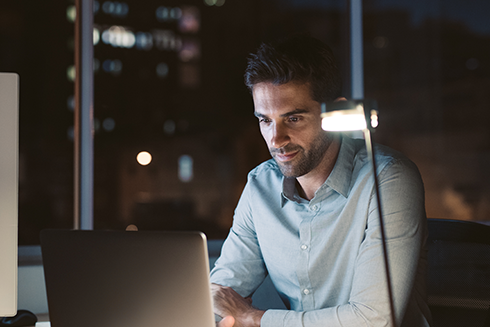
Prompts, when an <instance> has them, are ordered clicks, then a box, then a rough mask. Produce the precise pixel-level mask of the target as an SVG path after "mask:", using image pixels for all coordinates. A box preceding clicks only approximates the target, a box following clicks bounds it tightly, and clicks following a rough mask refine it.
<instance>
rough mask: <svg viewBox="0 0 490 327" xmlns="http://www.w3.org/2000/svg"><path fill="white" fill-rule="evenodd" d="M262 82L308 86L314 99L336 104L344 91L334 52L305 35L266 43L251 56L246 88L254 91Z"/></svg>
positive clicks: (246, 73) (246, 76)
mask: <svg viewBox="0 0 490 327" xmlns="http://www.w3.org/2000/svg"><path fill="white" fill-rule="evenodd" d="M262 82H270V83H273V84H276V85H281V84H285V83H288V82H297V83H308V84H309V85H310V89H311V93H312V94H311V97H312V99H313V100H315V101H318V102H328V101H333V100H335V99H336V98H338V97H339V96H341V89H342V79H341V77H340V71H339V68H338V66H337V62H336V60H335V57H334V55H333V52H332V50H331V49H330V48H329V47H328V45H326V44H325V43H323V42H322V41H320V40H318V39H315V38H313V37H311V36H307V35H303V34H301V35H299V34H296V35H293V36H290V37H287V38H285V39H281V40H279V41H276V42H271V43H262V45H261V46H260V47H259V48H258V50H257V52H256V53H252V54H250V56H249V58H248V65H247V69H246V70H245V85H246V86H247V87H248V89H249V90H250V91H252V90H253V86H254V85H255V84H258V83H262Z"/></svg>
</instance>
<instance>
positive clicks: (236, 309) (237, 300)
mask: <svg viewBox="0 0 490 327" xmlns="http://www.w3.org/2000/svg"><path fill="white" fill-rule="evenodd" d="M211 291H212V294H213V302H214V313H216V314H217V315H219V316H221V317H225V318H226V317H228V316H232V317H233V318H234V319H235V322H234V323H235V324H234V326H235V327H239V326H244V327H245V326H247V327H259V326H260V320H261V319H262V316H263V315H264V312H265V311H262V310H258V309H256V308H254V307H252V300H251V299H250V298H243V297H242V296H240V295H239V294H238V293H237V292H235V291H234V290H233V289H232V288H231V287H226V286H221V285H217V284H211ZM220 327H221V325H220Z"/></svg>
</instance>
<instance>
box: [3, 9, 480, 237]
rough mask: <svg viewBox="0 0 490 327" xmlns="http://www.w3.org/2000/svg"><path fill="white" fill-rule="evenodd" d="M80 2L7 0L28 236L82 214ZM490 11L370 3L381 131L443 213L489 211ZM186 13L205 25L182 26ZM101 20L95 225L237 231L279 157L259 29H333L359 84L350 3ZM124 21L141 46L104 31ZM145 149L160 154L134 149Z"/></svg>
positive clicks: (473, 216) (6, 64)
mask: <svg viewBox="0 0 490 327" xmlns="http://www.w3.org/2000/svg"><path fill="white" fill-rule="evenodd" d="M73 6H74V2H73V1H67V0H49V1H42V2H40V1H34V0H1V2H0V71H4V72H17V73H19V75H20V81H21V89H20V92H21V100H20V172H19V174H20V184H19V243H20V244H22V245H24V244H37V243H38V242H39V241H38V233H39V230H40V229H43V228H47V227H64V228H70V227H71V226H72V225H73V222H72V221H73V218H72V217H73V88H74V85H73V75H70V74H71V72H72V71H73V62H74V59H73V56H74V55H73V42H74V41H73V34H74V24H73V21H72V18H70V17H72V16H71V13H72V12H73V9H72V8H73ZM163 12H166V13H168V15H167V16H165V15H163V14H162V13H163ZM485 12H487V13H488V12H490V8H489V4H487V3H486V2H484V1H472V2H471V3H467V2H463V1H457V0H451V1H444V2H441V1H436V0H431V1H410V0H397V1H364V18H363V19H364V68H365V71H364V76H365V94H366V97H369V98H375V99H377V100H378V102H379V106H380V127H379V129H378V131H377V132H376V134H375V135H374V139H375V141H377V142H379V143H383V144H386V145H389V146H391V147H393V148H395V149H397V150H400V151H402V152H404V153H405V154H407V155H408V156H409V157H410V158H411V159H412V160H414V161H415V162H416V163H417V165H418V166H419V168H420V170H421V172H422V176H423V178H424V181H425V185H426V201H427V211H428V216H430V217H437V218H456V219H464V220H479V221H485V220H488V219H489V218H488V217H489V213H490V205H489V198H490V192H489V187H488V185H490V183H489V180H490V176H489V173H488V169H487V167H488V166H489V163H490V162H489V161H490V156H489V154H490V135H489V128H488V127H487V124H488V123H487V122H488V121H489V112H490V110H489V109H490V108H489V103H490V98H489V97H490V96H489V92H488V89H490V64H489V60H490V59H489V58H490V42H489V41H490V40H489V38H490V28H489V27H488V26H487V25H488V24H487V23H486V18H485V17H484V14H482V13H485ZM171 13H173V15H174V16H172V15H171ZM179 13H180V16H179ZM184 13H193V14H194V17H197V19H198V23H199V24H198V25H197V26H198V28H197V29H194V30H189V29H185V28H182V23H183V22H184V19H183V17H184V16H182V15H184ZM158 15H160V16H158ZM94 27H95V28H96V29H97V31H98V33H99V41H98V43H97V44H95V45H94V57H95V61H94V74H95V75H94V76H95V77H94V90H95V96H94V97H95V99H94V117H95V139H94V144H95V204H94V205H95V208H94V225H95V228H96V229H124V228H125V227H126V226H127V225H129V224H136V225H137V226H138V227H139V228H140V229H174V230H182V229H200V230H203V231H205V232H206V234H208V237H210V238H223V237H225V236H226V234H227V232H228V229H229V227H230V225H231V219H232V216H233V209H234V207H235V205H236V203H237V201H238V198H239V196H240V193H241V190H242V188H243V186H244V185H245V182H246V175H247V172H248V171H249V170H250V169H252V168H253V167H254V166H256V165H257V164H259V163H260V162H262V161H264V160H267V159H268V158H269V154H268V151H267V149H266V147H265V143H264V142H263V140H262V139H261V136H260V133H259V131H258V127H257V123H256V119H255V118H254V116H253V114H252V112H253V103H252V100H251V97H250V95H249V93H248V91H247V89H246V88H245V86H244V85H243V71H244V69H245V66H246V57H247V56H248V54H249V53H250V52H253V51H255V49H256V48H257V47H258V46H259V44H260V42H262V41H269V40H272V39H275V38H278V37H281V36H285V35H287V34H290V33H294V32H308V33H310V34H311V35H313V36H315V37H317V38H319V39H321V40H323V41H325V42H327V43H328V44H329V45H330V46H331V47H332V49H333V51H334V53H335V55H336V56H337V58H338V60H339V62H340V64H341V68H342V72H343V75H344V77H345V78H344V79H345V89H344V94H345V96H347V97H349V80H348V78H347V76H348V70H349V67H348V54H349V52H348V51H349V49H348V41H349V34H348V33H349V31H348V16H347V5H346V2H345V1H340V0H337V1H312V0H309V1H299V0H296V1H293V0H288V1H279V0H261V1H259V0H254V1H232V0H226V1H223V0H206V1H202V0H201V1H199V0H188V1H164V0H158V1H157V0H145V1H136V0H126V1H96V6H95V10H94ZM111 27H112V29H111ZM123 29H124V31H126V32H128V33H130V34H131V33H132V35H133V37H135V38H136V40H138V41H137V42H136V43H135V44H134V45H133V46H131V47H124V46H121V45H120V44H121V43H120V42H121V40H122V39H117V37H118V36H117V34H112V35H113V39H112V45H111V43H110V42H109V43H105V42H104V39H103V37H102V36H103V33H104V31H109V30H112V31H121V30H123ZM142 33H144V34H142ZM149 38H151V41H152V44H151V46H150V45H149V44H148V43H145V44H146V48H145V47H144V45H145V44H144V43H141V41H142V40H146V41H148V40H149ZM96 39H97V38H96ZM106 40H108V39H106ZM126 41H127V39H126ZM118 42H119V43H118ZM138 42H139V43H138ZM117 44H119V46H117ZM115 45H116V46H115ZM188 49H191V50H192V49H198V50H197V51H190V52H188V51H187V50H188ZM157 67H160V70H157ZM162 67H167V70H165V69H163V68H162ZM158 72H159V73H158ZM143 150H145V151H149V152H150V153H151V154H152V156H153V161H152V162H151V163H150V164H149V165H148V166H141V165H139V164H138V163H137V162H136V159H135V158H136V155H137V153H138V152H140V151H143ZM182 155H187V156H190V157H191V158H192V172H193V175H192V179H191V180H190V181H185V180H182V179H180V178H179V158H181V156H182Z"/></svg>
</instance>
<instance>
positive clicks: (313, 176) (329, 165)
mask: <svg viewBox="0 0 490 327" xmlns="http://www.w3.org/2000/svg"><path fill="white" fill-rule="evenodd" d="M339 150H340V137H335V138H334V139H333V141H332V143H331V144H330V146H329V147H328V148H327V151H325V154H324V156H323V159H322V161H321V162H320V164H319V165H318V166H317V167H316V168H315V169H313V170H312V171H310V172H309V173H308V174H306V175H303V176H300V177H298V178H296V181H297V183H296V187H297V189H298V193H299V195H300V196H301V197H302V198H305V199H306V200H308V201H309V200H311V199H313V197H314V196H315V192H316V191H317V190H318V189H319V188H320V186H322V185H323V183H325V181H326V180H327V178H328V176H329V175H330V173H331V172H332V170H333V167H334V166H335V162H336V161H337V157H338V155H339Z"/></svg>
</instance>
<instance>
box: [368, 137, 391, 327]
mask: <svg viewBox="0 0 490 327" xmlns="http://www.w3.org/2000/svg"><path fill="white" fill-rule="evenodd" d="M363 133H364V140H365V141H366V150H367V155H368V157H369V160H370V161H371V167H372V169H373V177H374V187H375V191H376V200H377V204H378V214H379V228H380V231H381V243H382V246H383V259H384V265H385V273H386V284H387V286H388V298H389V302H390V313H391V324H392V326H393V327H396V326H397V324H396V318H395V307H394V301H393V290H392V286H391V278H390V266H389V264H388V250H387V247H386V236H385V228H384V221H383V212H382V207H381V195H380V194H379V182H378V176H377V174H376V159H375V156H374V144H373V140H372V137H371V131H370V130H369V128H365V129H363Z"/></svg>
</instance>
